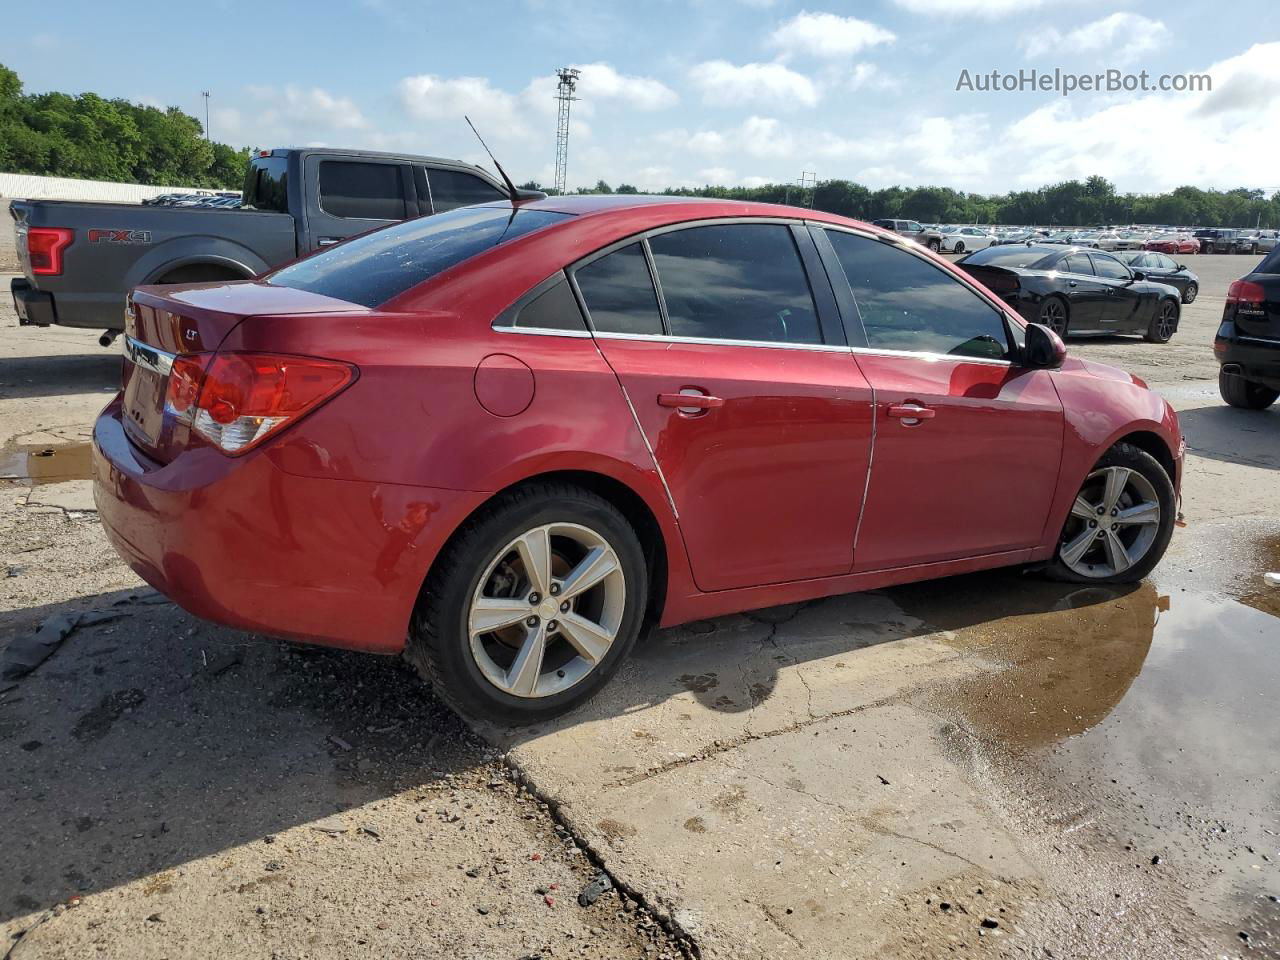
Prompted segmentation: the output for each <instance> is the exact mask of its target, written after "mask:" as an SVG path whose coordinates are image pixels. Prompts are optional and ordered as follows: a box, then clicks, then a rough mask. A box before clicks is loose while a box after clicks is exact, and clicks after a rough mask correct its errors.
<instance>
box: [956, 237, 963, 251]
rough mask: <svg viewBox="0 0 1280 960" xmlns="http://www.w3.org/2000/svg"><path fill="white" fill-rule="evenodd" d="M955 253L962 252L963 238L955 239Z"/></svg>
mask: <svg viewBox="0 0 1280 960" xmlns="http://www.w3.org/2000/svg"><path fill="white" fill-rule="evenodd" d="M956 253H964V241H963V240H957V241H956Z"/></svg>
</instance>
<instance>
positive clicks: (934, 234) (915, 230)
mask: <svg viewBox="0 0 1280 960" xmlns="http://www.w3.org/2000/svg"><path fill="white" fill-rule="evenodd" d="M871 222H872V223H873V224H875V225H876V226H877V227H883V228H884V229H886V230H892V231H893V232H894V233H896V234H897V235H898V236H900V237H906V238H907V239H908V240H914V241H915V242H916V243H918V244H920V246H922V247H928V248H929V249H930V250H932V251H933V252H934V253H937V252H938V251H939V250H941V249H942V232H941V231H939V230H930V229H928V228H927V227H924V226H922V225H921V224H920V223H919V222H917V221H915V220H872V221H871Z"/></svg>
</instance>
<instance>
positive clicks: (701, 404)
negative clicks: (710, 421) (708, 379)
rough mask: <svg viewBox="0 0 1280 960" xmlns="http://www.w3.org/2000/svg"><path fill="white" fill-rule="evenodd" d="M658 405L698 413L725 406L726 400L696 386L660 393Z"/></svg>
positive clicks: (681, 411) (687, 412)
mask: <svg viewBox="0 0 1280 960" xmlns="http://www.w3.org/2000/svg"><path fill="white" fill-rule="evenodd" d="M658 406H660V407H675V408H676V410H677V411H679V412H680V413H686V414H696V413H706V412H707V411H708V410H712V409H714V408H716V407H723V406H724V400H723V398H721V397H713V396H711V395H710V394H707V393H703V392H702V391H701V390H698V389H696V388H694V387H685V388H684V389H683V390H681V391H680V392H679V393H660V394H658Z"/></svg>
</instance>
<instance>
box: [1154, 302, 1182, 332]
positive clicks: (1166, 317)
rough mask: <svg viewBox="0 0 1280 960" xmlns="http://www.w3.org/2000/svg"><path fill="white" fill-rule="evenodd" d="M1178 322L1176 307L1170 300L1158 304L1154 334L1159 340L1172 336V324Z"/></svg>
mask: <svg viewBox="0 0 1280 960" xmlns="http://www.w3.org/2000/svg"><path fill="white" fill-rule="evenodd" d="M1177 322H1178V307H1177V305H1176V304H1174V302H1173V301H1172V300H1166V301H1165V302H1164V303H1162V304H1161V305H1160V314H1159V315H1158V316H1157V317H1156V334H1157V335H1158V336H1159V338H1160V340H1161V342H1163V341H1165V340H1168V339H1169V338H1170V337H1172V336H1173V328H1174V325H1175V324H1177Z"/></svg>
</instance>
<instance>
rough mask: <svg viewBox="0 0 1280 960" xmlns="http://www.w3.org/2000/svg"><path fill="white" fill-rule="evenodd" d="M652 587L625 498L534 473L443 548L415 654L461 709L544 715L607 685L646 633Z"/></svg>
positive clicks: (523, 718)
mask: <svg viewBox="0 0 1280 960" xmlns="http://www.w3.org/2000/svg"><path fill="white" fill-rule="evenodd" d="M647 597H648V571H647V569H646V566H645V560H644V552H643V550H642V549H641V546H640V541H639V539H638V538H637V536H636V533H635V531H634V530H633V529H632V527H631V525H630V524H629V523H628V522H627V520H626V519H625V518H624V517H623V515H622V514H621V513H620V512H619V511H618V509H617V508H616V507H614V506H613V505H612V504H611V503H609V502H608V501H607V500H605V499H603V498H602V497H599V496H597V495H596V494H594V493H592V492H590V491H588V490H584V489H581V488H579V487H575V486H572V485H568V484H562V483H536V484H530V485H528V486H525V487H521V488H518V489H516V490H513V491H511V492H509V493H506V494H503V495H502V496H501V497H500V498H499V499H497V500H496V501H495V502H494V503H492V504H491V505H490V506H489V508H488V509H486V510H485V511H484V512H483V513H482V514H481V515H480V516H479V517H477V518H475V519H473V520H471V521H469V522H468V523H467V525H466V526H465V527H464V528H463V529H462V530H461V531H460V532H459V533H458V534H457V535H456V536H455V537H454V538H453V540H452V541H451V542H450V543H449V545H448V546H447V547H446V548H445V550H444V551H442V552H441V554H440V556H439V557H438V558H437V560H436V563H435V566H434V568H433V572H432V574H431V576H430V577H429V578H428V580H427V583H426V584H425V585H424V588H423V593H422V597H421V598H420V600H419V604H418V610H417V612H416V613H415V616H414V622H413V625H412V629H411V631H410V638H409V643H408V646H407V647H406V651H405V655H406V657H407V658H408V659H409V661H410V662H411V663H413V664H414V665H415V666H416V667H417V668H418V670H419V672H421V673H422V674H423V675H424V676H425V677H426V678H427V679H429V680H430V681H431V682H432V684H433V685H434V686H435V687H436V689H437V691H438V692H439V693H440V695H441V696H442V697H443V698H444V699H445V700H447V701H448V702H449V703H450V704H451V705H452V706H454V707H455V708H456V709H457V710H458V711H459V712H461V713H464V714H467V715H469V716H472V717H477V718H480V719H484V720H491V721H497V722H501V723H508V724H521V723H533V722H535V721H538V720H544V719H547V718H549V717H553V716H556V715H558V714H561V713H564V712H565V711H567V710H570V709H572V708H573V707H575V706H577V705H579V704H580V703H582V702H583V701H585V700H587V699H588V698H590V697H591V696H592V695H593V694H594V693H595V692H596V691H597V690H599V689H600V687H601V686H602V685H603V684H604V683H605V682H606V681H607V680H608V679H609V677H610V676H611V675H612V674H613V672H614V671H615V670H616V669H617V667H618V665H619V664H620V663H621V661H622V660H623V659H624V658H625V657H626V655H627V653H628V651H629V650H630V649H631V647H632V646H633V645H634V643H635V640H636V637H637V635H638V634H639V632H640V626H641V623H642V620H643V615H644V609H645V604H646V598H647Z"/></svg>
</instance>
